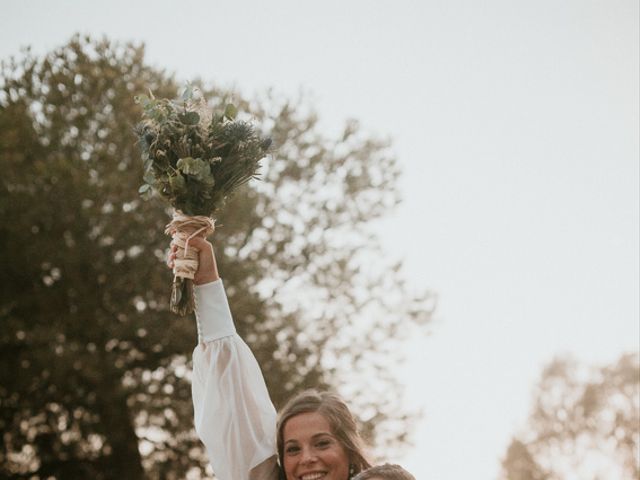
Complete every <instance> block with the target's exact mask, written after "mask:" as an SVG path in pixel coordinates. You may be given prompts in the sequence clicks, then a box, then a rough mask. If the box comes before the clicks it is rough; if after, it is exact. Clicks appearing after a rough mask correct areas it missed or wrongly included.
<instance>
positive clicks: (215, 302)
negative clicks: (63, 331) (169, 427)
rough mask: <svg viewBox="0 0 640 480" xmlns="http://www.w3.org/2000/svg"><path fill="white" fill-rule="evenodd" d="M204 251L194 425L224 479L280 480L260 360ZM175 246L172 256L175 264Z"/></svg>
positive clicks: (195, 243)
mask: <svg viewBox="0 0 640 480" xmlns="http://www.w3.org/2000/svg"><path fill="white" fill-rule="evenodd" d="M191 247H193V248H197V249H198V250H199V251H200V259H199V261H200V265H199V269H198V272H197V273H196V276H195V278H194V283H195V285H196V287H195V291H196V308H197V309H196V319H197V322H198V345H197V346H196V348H195V350H194V352H193V379H192V394H193V407H194V417H195V428H196V432H197V433H198V436H199V437H200V439H201V440H202V442H203V443H204V445H205V447H206V449H207V454H208V455H209V461H210V462H211V465H212V467H213V470H214V472H215V474H216V478H219V479H220V480H277V478H278V466H277V462H276V446H275V428H276V411H275V409H274V407H273V404H272V403H271V400H270V398H269V393H268V391H267V387H266V385H265V382H264V378H263V376H262V372H261V371H260V367H259V365H258V362H257V361H256V359H255V357H254V356H253V353H252V352H251V350H250V349H249V347H248V346H247V345H246V344H245V342H244V341H243V340H242V339H241V338H240V337H239V336H238V335H237V333H236V330H235V326H234V324H233V319H232V317H231V312H230V309H229V304H228V302H227V297H226V294H225V291H224V286H223V284H222V280H221V279H220V278H219V276H218V270H217V266H216V261H215V255H214V252H213V247H212V245H211V244H210V243H209V242H207V241H206V240H204V239H201V238H197V239H196V238H194V239H192V240H191V242H190V248H191ZM174 258H175V252H174V251H173V250H172V252H171V254H170V256H169V266H172V262H173V259H174Z"/></svg>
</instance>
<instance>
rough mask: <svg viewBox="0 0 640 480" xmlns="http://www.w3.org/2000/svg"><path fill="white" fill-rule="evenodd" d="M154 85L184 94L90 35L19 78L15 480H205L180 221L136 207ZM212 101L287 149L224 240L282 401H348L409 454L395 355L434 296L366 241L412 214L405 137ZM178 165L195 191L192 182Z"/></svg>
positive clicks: (1, 201)
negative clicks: (402, 162)
mask: <svg viewBox="0 0 640 480" xmlns="http://www.w3.org/2000/svg"><path fill="white" fill-rule="evenodd" d="M147 87H149V88H151V89H152V90H153V91H154V92H156V94H157V95H158V96H159V97H162V98H175V97H176V96H177V86H176V82H174V81H173V79H172V78H169V77H167V76H166V74H165V73H163V72H161V71H158V70H155V69H153V68H151V67H149V66H148V65H147V64H146V63H145V62H144V49H143V48H141V47H136V46H134V45H128V44H114V43H110V42H108V41H95V40H92V39H88V38H80V37H75V38H73V39H72V40H71V41H70V42H69V43H68V44H66V45H64V46H63V47H61V48H59V49H56V50H55V51H53V52H51V53H49V54H48V55H46V56H44V57H42V58H39V57H34V56H32V55H31V54H28V53H26V54H23V55H22V56H21V57H20V58H19V59H17V60H12V61H8V62H5V63H4V64H3V67H2V71H1V73H0V168H1V169H2V172H3V174H2V176H0V214H1V215H2V219H3V222H2V223H1V224H0V263H1V264H2V266H3V268H2V269H0V284H1V285H2V289H0V327H1V328H0V430H1V431H2V434H3V437H2V439H3V441H2V442H1V443H0V478H6V477H10V478H34V479H38V478H42V479H44V478H50V477H55V478H64V479H86V478H95V479H120V478H126V479H131V480H136V479H140V478H159V479H174V478H175V479H181V478H186V476H187V472H188V471H190V470H194V469H195V472H193V473H192V474H193V475H195V476H198V472H199V474H200V476H203V477H204V476H206V465H207V460H206V457H205V454H204V452H203V449H202V448H201V446H200V443H199V442H198V441H197V439H196V438H195V435H194V432H193V411H192V406H191V399H190V385H189V373H188V372H189V368H190V366H189V358H190V354H191V351H192V349H193V345H194V342H195V335H196V331H195V324H194V321H193V319H191V318H181V317H178V316H175V315H173V314H171V313H169V310H168V298H167V295H166V286H167V282H168V280H169V279H170V278H171V274H170V272H169V271H168V270H167V269H166V267H165V266H164V259H165V253H166V248H167V245H166V242H167V240H166V237H164V235H162V234H161V232H162V231H163V229H164V225H165V223H166V220H167V211H166V210H165V207H164V206H163V205H162V204H161V202H143V201H141V200H140V199H139V197H138V194H137V193H136V190H137V189H138V187H139V184H140V179H141V178H142V177H143V175H144V176H145V177H146V178H145V182H147V183H151V182H152V181H151V182H150V181H149V180H148V179H149V178H150V177H148V175H154V171H153V169H147V170H146V171H145V169H144V168H143V165H142V164H141V162H140V154H139V151H138V148H137V147H136V146H135V143H136V137H135V135H134V134H133V132H132V129H131V126H132V125H134V124H135V123H136V122H137V121H138V120H139V118H140V115H141V109H142V105H136V104H134V103H133V102H132V101H131V98H132V96H133V95H134V94H135V93H137V92H140V91H144V90H145V88H147ZM200 89H201V90H202V91H203V92H204V96H205V98H207V102H208V104H210V105H212V107H213V109H214V111H225V109H226V105H227V104H229V103H230V101H229V99H230V98H231V97H232V96H233V98H235V99H236V104H237V105H238V107H239V109H240V110H241V111H243V112H250V114H251V115H252V116H253V117H254V118H256V119H257V122H256V124H257V125H262V126H263V127H264V128H267V129H269V130H270V131H271V135H272V136H273V140H274V144H275V145H277V146H278V155H277V156H273V157H268V160H267V161H266V162H265V165H264V167H263V170H264V172H263V174H262V175H263V177H264V181H262V182H250V183H249V184H246V185H244V186H243V187H241V189H242V192H241V194H239V195H234V196H232V197H230V199H229V200H228V204H227V207H226V208H224V209H223V210H222V211H221V212H220V216H219V219H218V223H219V225H221V226H220V227H219V228H218V229H217V231H216V234H215V238H214V241H215V244H216V251H217V255H218V262H219V268H220V271H221V273H222V275H223V278H224V280H225V285H226V287H227V293H228V295H229V302H230V304H231V308H232V311H233V313H234V317H235V319H236V324H237V328H238V330H239V332H240V334H241V335H242V336H243V338H245V339H246V341H247V342H248V343H249V345H250V346H251V348H252V350H253V351H254V352H255V354H256V357H257V359H258V361H259V363H260V365H261V367H262V370H263V372H264V374H265V377H266V381H267V384H268V387H269V391H270V393H271V395H272V398H273V400H274V402H275V403H276V406H281V405H282V404H283V402H284V401H285V400H286V399H287V398H288V397H289V396H290V395H291V394H292V393H294V392H296V391H299V390H300V389H303V388H309V387H317V388H334V389H337V390H339V391H341V392H342V394H343V395H344V396H345V398H346V399H347V401H348V402H349V404H350V405H352V406H353V407H354V410H355V411H356V413H358V414H360V416H361V417H362V419H363V425H362V426H363V429H364V431H365V433H366V435H367V436H368V438H369V439H370V440H371V442H372V443H374V444H376V445H378V446H379V447H380V448H381V450H383V451H385V454H386V455H389V456H391V455H392V453H391V452H392V450H391V449H390V447H392V446H395V447H397V448H399V449H402V448H403V446H404V445H406V441H407V438H406V433H407V431H408V430H410V428H409V427H410V424H411V419H412V418H413V413H412V412H407V410H406V409H405V408H404V407H403V405H402V403H401V399H402V395H401V388H400V387H399V385H398V384H397V381H396V380H395V376H394V375H393V371H392V367H393V365H394V364H395V363H394V361H395V360H394V359H395V358H396V357H397V355H400V354H401V352H402V349H401V348H400V345H401V341H402V340H403V338H404V337H406V336H407V335H409V334H411V333H412V332H414V331H415V330H414V329H415V326H416V324H424V321H425V320H428V318H429V313H430V311H431V309H432V300H433V297H432V296H431V295H429V294H425V295H424V296H420V297H413V296H411V295H408V294H407V293H406V292H407V289H406V286H405V284H404V281H403V278H402V277H401V276H400V275H399V274H398V270H397V268H394V265H389V262H388V260H386V257H385V255H384V252H382V251H380V249H379V247H378V246H377V244H376V243H375V242H374V240H373V239H372V238H371V235H370V233H369V232H368V230H367V225H368V224H369V223H370V222H371V221H372V220H373V219H376V218H379V217H380V216H382V215H384V214H385V213H386V212H388V210H389V209H390V208H391V207H393V205H395V203H397V201H398V195H397V192H396V190H395V183H396V179H397V176H398V170H397V167H396V165H395V159H394V157H393V155H392V154H391V152H390V151H389V147H388V144H387V142H384V141H381V140H378V139H375V138H370V137H367V136H366V135H363V134H362V133H361V132H359V130H358V128H356V127H355V126H354V125H352V124H350V125H348V126H347V128H346V129H345V134H344V136H341V137H340V138H338V139H331V138H326V137H325V136H323V135H322V134H321V132H320V130H319V128H318V127H317V123H316V117H315V115H314V114H313V112H312V111H310V109H309V108H308V106H306V105H305V104H304V102H292V101H291V100H290V99H287V98H284V99H283V98H277V97H273V96H268V95H267V96H264V97H262V98H260V99H258V100H256V101H252V102H251V103H249V102H248V101H247V100H246V99H243V98H242V96H241V95H239V94H237V92H234V93H233V95H232V93H231V92H227V91H220V90H213V89H209V88H206V87H205V86H202V85H200ZM187 98H188V97H187ZM152 100H153V99H152V98H151V97H149V101H152ZM161 113H162V112H161V111H159V113H158V115H160V114H161ZM227 113H228V114H229V115H231V112H227ZM225 122H226V121H225ZM227 124H228V125H233V128H237V129H240V130H242V129H246V128H247V126H246V125H243V124H240V123H235V122H227ZM216 125H221V122H220V121H218V122H217V123H216ZM219 133H220V135H219ZM239 134H242V132H239V133H237V132H232V131H228V129H227V128H224V129H222V128H221V129H220V132H217V133H216V135H217V137H216V138H222V137H223V135H229V136H230V137H231V138H237V135H239ZM220 156H221V157H222V158H224V156H223V155H220ZM186 157H191V158H192V159H201V160H207V161H208V160H210V159H211V158H216V157H207V156H205V155H201V154H197V153H194V152H190V153H189V154H186V153H185V155H183V156H181V157H180V158H186ZM178 160H179V158H175V161H176V170H177V172H176V174H175V175H173V176H172V179H171V180H170V181H172V182H173V184H174V185H173V186H172V188H175V189H176V190H180V189H181V188H183V187H184V185H185V184H186V182H187V178H186V177H185V175H188V174H184V172H181V171H180V169H179V168H178V167H177V161H178ZM188 168H189V169H191V166H189V167H188ZM194 168H195V169H196V170H195V171H199V170H198V168H197V167H194ZM149 170H151V172H150V171H149ZM178 174H179V176H178ZM154 178H155V177H154ZM215 181H216V182H219V181H223V182H224V181H225V180H224V179H222V180H219V179H218V178H217V177H215ZM371 378H376V379H377V381H376V382H371V380H370V379H371ZM391 391H392V392H394V393H395V394H394V395H393V396H392V395H389V392H391Z"/></svg>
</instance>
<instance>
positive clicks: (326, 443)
mask: <svg viewBox="0 0 640 480" xmlns="http://www.w3.org/2000/svg"><path fill="white" fill-rule="evenodd" d="M330 445H331V440H319V441H318V443H316V446H317V447H318V448H327V447H328V446H330Z"/></svg>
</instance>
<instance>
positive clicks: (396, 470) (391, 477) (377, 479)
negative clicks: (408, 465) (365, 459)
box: [353, 463, 416, 480]
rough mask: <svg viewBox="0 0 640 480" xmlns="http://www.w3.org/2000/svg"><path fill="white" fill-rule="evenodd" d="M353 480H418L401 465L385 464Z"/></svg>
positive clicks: (366, 471) (368, 470)
mask: <svg viewBox="0 0 640 480" xmlns="http://www.w3.org/2000/svg"><path fill="white" fill-rule="evenodd" d="M353 480H416V478H415V477H414V476H413V475H411V474H410V473H409V472H407V471H406V470H405V469H404V468H402V467H401V466H400V465H392V464H390V463H385V464H384V465H378V466H377V467H371V468H369V469H367V470H365V471H364V472H362V473H359V474H358V475H356V476H355V477H354V478H353Z"/></svg>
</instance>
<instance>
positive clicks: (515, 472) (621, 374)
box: [502, 354, 640, 480]
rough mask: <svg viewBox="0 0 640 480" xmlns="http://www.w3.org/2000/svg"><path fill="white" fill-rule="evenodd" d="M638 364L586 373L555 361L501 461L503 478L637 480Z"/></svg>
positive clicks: (634, 358)
mask: <svg viewBox="0 0 640 480" xmlns="http://www.w3.org/2000/svg"><path fill="white" fill-rule="evenodd" d="M639 404H640V362H639V358H638V355H637V354H627V355H623V356H621V357H620V359H619V360H618V361H617V362H616V363H615V364H613V365H609V366H605V367H601V368H593V369H587V368H585V367H584V366H581V365H579V364H577V363H576V362H575V361H573V360H571V359H566V358H565V359H556V360H554V361H553V362H551V363H550V364H549V365H548V366H547V367H546V368H545V370H544V373H543V375H542V379H541V380H540V383H539V384H538V386H537V388H536V395H535V399H534V406H533V411H532V413H531V416H530V417H529V422H528V425H527V428H526V429H525V431H524V432H523V433H521V434H520V435H519V436H518V437H517V438H516V437H514V438H513V440H512V442H511V445H510V446H509V449H508V451H507V454H506V456H505V459H504V461H503V477H502V478H504V479H505V480H562V479H566V478H584V479H593V480H595V479H598V478H608V477H609V476H611V478H630V479H631V478H639V476H640V471H639V468H638V467H639V466H638V462H637V453H638V448H639V446H640V445H639V443H638V442H639V437H640V411H639V410H638V405H639Z"/></svg>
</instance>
